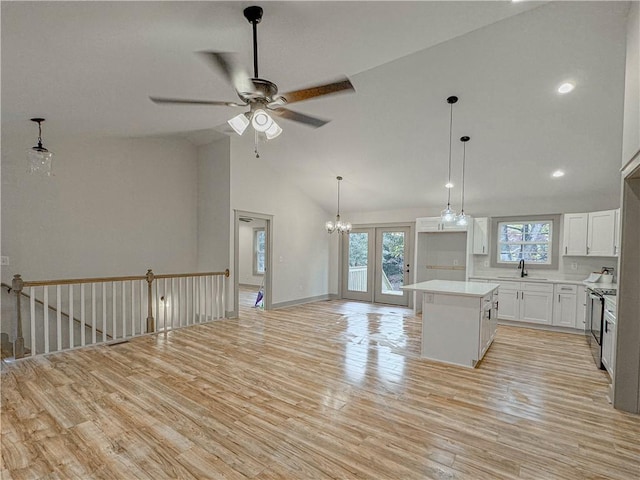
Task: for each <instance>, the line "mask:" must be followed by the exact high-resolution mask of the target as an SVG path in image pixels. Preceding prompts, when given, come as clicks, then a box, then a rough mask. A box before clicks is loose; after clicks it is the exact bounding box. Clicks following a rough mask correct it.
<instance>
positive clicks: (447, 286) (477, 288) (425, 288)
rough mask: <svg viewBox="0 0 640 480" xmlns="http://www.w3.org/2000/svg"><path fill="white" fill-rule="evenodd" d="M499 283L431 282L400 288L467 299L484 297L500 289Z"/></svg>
mask: <svg viewBox="0 0 640 480" xmlns="http://www.w3.org/2000/svg"><path fill="white" fill-rule="evenodd" d="M499 286H500V285H498V284H497V283H482V282H456V281H452V280H429V281H428V282H421V283H414V284H412V285H405V286H404V287H400V288H402V289H403V290H416V291H419V292H427V293H444V294H450V295H464V296H467V297H484V296H485V295H487V294H488V293H491V292H492V291H493V290H495V289H496V288H498V287H499Z"/></svg>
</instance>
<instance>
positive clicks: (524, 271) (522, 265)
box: [518, 260, 527, 277]
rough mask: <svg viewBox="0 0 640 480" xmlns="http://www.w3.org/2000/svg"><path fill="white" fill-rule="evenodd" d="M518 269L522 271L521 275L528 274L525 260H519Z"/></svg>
mask: <svg viewBox="0 0 640 480" xmlns="http://www.w3.org/2000/svg"><path fill="white" fill-rule="evenodd" d="M518 270H521V271H520V276H521V277H526V276H527V271H526V270H525V269H524V260H520V261H519V262H518Z"/></svg>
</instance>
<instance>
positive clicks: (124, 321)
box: [120, 282, 127, 338]
mask: <svg viewBox="0 0 640 480" xmlns="http://www.w3.org/2000/svg"><path fill="white" fill-rule="evenodd" d="M125 283H126V282H120V284H121V285H122V288H121V292H122V338H127V297H126V295H125Z"/></svg>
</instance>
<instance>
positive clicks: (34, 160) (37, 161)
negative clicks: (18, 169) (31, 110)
mask: <svg viewBox="0 0 640 480" xmlns="http://www.w3.org/2000/svg"><path fill="white" fill-rule="evenodd" d="M31 121H32V122H36V123H37V124H38V145H36V146H35V147H32V148H30V149H29V150H28V151H27V161H28V162H29V170H28V172H29V173H35V174H40V175H46V176H50V175H51V161H52V160H53V152H50V151H49V150H47V149H46V148H44V145H42V122H44V118H32V119H31Z"/></svg>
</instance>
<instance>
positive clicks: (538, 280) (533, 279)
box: [471, 275, 618, 290]
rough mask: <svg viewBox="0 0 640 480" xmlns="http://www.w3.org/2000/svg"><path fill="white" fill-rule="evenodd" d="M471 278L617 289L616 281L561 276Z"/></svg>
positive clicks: (482, 276)
mask: <svg viewBox="0 0 640 480" xmlns="http://www.w3.org/2000/svg"><path fill="white" fill-rule="evenodd" d="M471 278H477V279H479V280H491V281H493V282H496V283H500V282H535V283H567V284H570V285H585V286H586V287H589V288H608V289H612V290H617V289H618V284H617V283H601V282H596V283H591V282H586V281H584V280H575V279H562V278H548V277H547V278H538V277H529V276H526V277H520V276H513V277H512V276H508V275H505V276H502V277H500V276H490V275H471Z"/></svg>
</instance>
